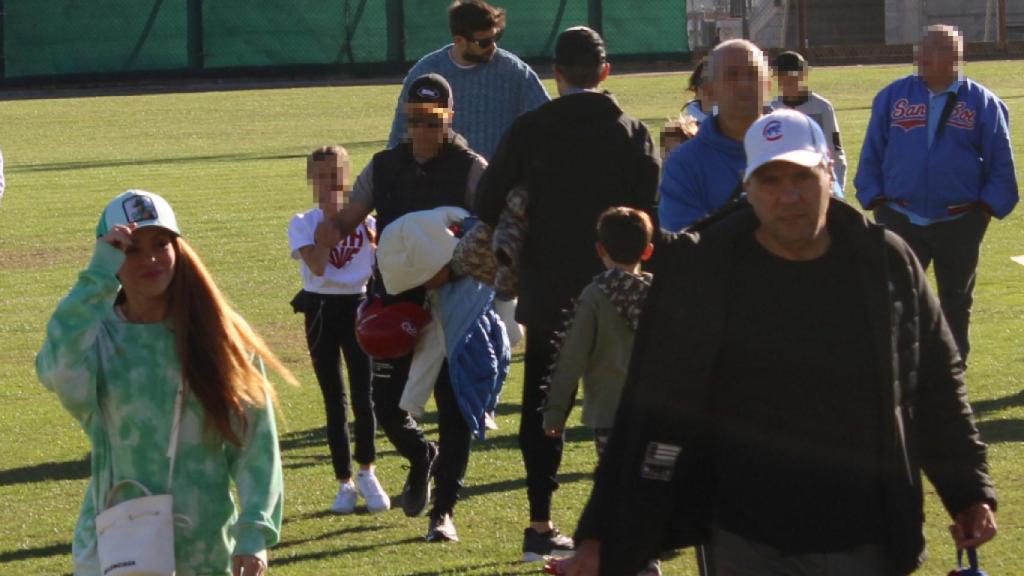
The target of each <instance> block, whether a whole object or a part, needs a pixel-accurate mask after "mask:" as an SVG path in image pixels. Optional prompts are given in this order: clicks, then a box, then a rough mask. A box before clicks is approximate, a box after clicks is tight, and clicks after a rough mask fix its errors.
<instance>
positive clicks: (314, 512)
mask: <svg viewBox="0 0 1024 576" xmlns="http://www.w3.org/2000/svg"><path fill="white" fill-rule="evenodd" d="M909 70H910V68H909V66H885V67H882V66H879V67H844V68H822V69H818V70H815V71H814V72H813V74H812V85H813V87H814V88H815V89H816V90H817V91H819V92H821V93H822V94H824V95H825V96H826V97H828V98H830V99H831V100H832V102H833V103H834V104H835V105H836V108H837V109H838V113H839V121H840V124H841V127H842V129H843V136H844V140H845V144H846V149H847V151H848V152H847V154H848V158H849V162H850V166H851V168H850V174H849V179H850V181H851V182H852V179H853V176H854V174H855V167H856V165H857V160H858V156H859V150H860V146H861V141H862V139H863V136H864V130H865V126H866V123H867V120H868V116H869V113H870V104H871V99H872V97H873V95H874V94H875V93H876V92H877V90H878V89H879V88H881V87H882V86H883V85H885V84H886V83H888V82H889V81H891V80H892V79H894V78H896V77H898V76H901V75H903V74H905V73H907V72H908V71H909ZM968 72H969V74H970V75H971V76H972V77H974V78H976V79H977V80H979V81H981V82H982V83H984V84H986V85H988V86H989V87H990V88H992V89H993V90H995V92H996V93H997V94H999V95H1000V96H1001V97H1002V98H1004V99H1005V101H1006V102H1007V104H1008V105H1009V107H1010V110H1011V115H1012V125H1013V127H1014V142H1015V143H1016V149H1017V160H1018V172H1017V174H1018V180H1021V181H1024V169H1022V166H1024V129H1022V128H1021V127H1022V126H1024V111H1022V108H1024V63H1022V62H992V63H978V64H971V65H970V66H969V68H968ZM685 78H686V76H685V73H679V74H660V75H642V76H632V77H625V76H623V77H613V78H612V79H610V80H609V82H608V83H607V87H608V88H609V89H610V90H612V91H613V92H615V93H616V94H617V96H618V98H619V101H620V103H621V104H622V105H623V107H624V108H625V109H626V110H627V111H629V112H631V113H632V114H634V115H636V116H639V117H640V118H643V119H644V120H645V121H646V122H647V123H648V124H649V125H650V126H652V127H656V126H659V125H660V124H661V122H662V121H663V120H664V119H665V118H666V117H667V116H668V115H670V114H673V113H674V112H675V111H676V110H678V109H679V106H680V104H681V102H682V101H683V97H684V95H683V94H682V89H683V86H684V81H685ZM548 88H549V90H552V91H553V90H554V86H553V84H551V83H550V82H549V83H548ZM397 90H398V87H397V86H396V85H394V84H390V85H381V86H357V87H326V88H295V89H265V90H242V91H228V92H205V93H191V94H161V95H139V96H111V97H89V98H62V99H36V100H20V101H6V102H0V126H3V127H4V129H3V134H2V137H0V148H2V149H3V153H4V156H5V159H6V163H7V166H6V174H7V197H6V198H5V199H4V201H3V204H2V206H0V402H2V404H3V408H2V410H0V446H2V449H0V455H2V458H0V518H2V520H0V574H3V575H8V574H10V575H36V574H62V573H67V572H68V571H69V570H70V553H69V551H70V537H71V532H72V529H73V526H74V523H75V519H76V517H77V513H78V508H79V504H80V502H81V499H82V495H83V491H84V489H85V484H86V476H87V474H88V465H87V462H86V460H85V459H84V458H85V457H86V453H87V450H88V447H87V442H86V438H85V436H84V435H83V434H82V433H81V431H80V430H79V429H78V428H77V427H76V425H75V423H74V422H73V421H72V419H71V418H70V417H69V416H68V415H67V414H65V413H64V412H63V410H62V409H61V407H60V405H59V404H58V402H57V399H56V398H55V397H54V396H53V395H51V394H49V393H48V392H46V391H45V390H44V389H43V388H42V387H41V386H40V385H39V384H38V382H37V381H36V379H35V375H34V370H33V357H34V355H35V353H36V351H37V349H38V348H39V345H40V344H41V342H42V338H43V334H44V325H45V322H46V320H47V319H48V317H49V315H50V313H51V311H52V310H53V308H54V305H55V304H56V302H57V300H58V299H59V298H60V297H61V296H63V295H64V294H65V293H66V292H67V290H68V289H69V288H70V287H71V285H72V283H73V282H74V280H75V277H76V274H77V272H78V271H79V270H80V269H81V268H82V267H83V266H84V264H85V263H86V262H87V260H88V258H89V255H90V253H91V249H92V245H93V230H94V226H95V223H96V219H97V217H98V214H99V212H100V210H101V209H102V207H103V206H104V205H105V204H106V202H107V201H108V200H109V199H110V198H112V197H113V196H114V195H115V194H117V193H118V192H120V191H122V190H124V189H126V188H129V187H137V188H144V189H148V190H152V191H154V192H158V193H160V194H162V195H164V196H166V197H167V198H168V199H169V200H170V202H171V203H172V204H173V205H174V206H175V208H176V211H177V213H178V220H179V222H180V223H181V226H182V228H183V230H184V233H185V235H186V236H187V237H188V238H189V239H190V241H191V242H192V244H193V245H194V246H195V247H196V248H197V250H198V251H199V253H200V254H201V255H202V256H203V258H204V259H205V260H206V262H207V264H208V265H209V266H210V268H211V269H212V271H213V273H214V275H215V277H216V278H217V281H218V283H219V284H220V286H221V288H222V289H223V290H224V291H225V293H226V294H228V295H229V297H230V298H231V300H232V301H233V302H234V303H235V305H236V306H237V307H238V308H239V309H240V310H241V312H242V313H243V314H244V315H245V316H246V317H247V318H248V319H249V320H250V321H251V322H252V323H253V324H254V325H255V326H256V327H257V328H258V329H259V330H260V331H261V332H262V333H263V334H264V336H265V337H266V338H267V339H268V340H269V342H270V343H271V345H272V347H273V348H274V349H275V350H276V351H277V352H278V353H279V355H280V356H281V357H282V359H284V360H285V362H286V363H287V364H288V366H289V367H290V368H291V369H292V370H293V371H294V372H295V373H296V375H297V376H298V377H299V379H300V380H301V381H302V382H303V386H302V387H301V388H298V389H294V388H282V389H281V391H280V393H281V394H280V395H281V403H282V410H281V411H282V413H283V420H284V421H283V422H282V423H281V426H280V427H281V431H282V437H281V444H282V448H283V452H284V465H285V468H286V469H285V481H286V486H287V499H286V508H285V525H284V528H283V534H282V542H281V544H280V545H278V546H277V547H276V548H275V549H274V550H273V551H272V555H273V559H272V562H271V567H272V571H273V573H274V574H282V575H284V574H288V575H320V574H403V575H409V576H412V575H426V574H440V573H445V574H536V573H539V570H540V566H539V565H523V564H520V563H518V562H517V560H518V558H519V554H520V550H519V547H520V545H521V539H522V529H523V526H524V525H525V522H526V520H527V516H526V497H525V490H524V486H523V482H522V478H523V468H522V463H521V459H520V454H519V450H518V448H517V443H516V436H515V431H516V429H517V426H518V416H517V414H518V410H519V398H520V394H521V392H520V390H521V378H522V364H521V359H520V358H517V359H516V364H515V365H514V367H513V372H512V376H511V379H510V381H509V383H508V384H507V388H506V392H505V395H504V402H503V404H502V405H501V407H500V410H499V416H498V422H499V424H500V426H501V429H500V430H499V431H498V432H497V433H494V434H493V435H492V436H490V437H489V438H488V439H487V440H486V441H484V442H476V443H475V444H474V447H473V448H474V453H473V456H472V459H471V461H470V467H469V472H468V475H467V478H466V488H465V491H464V500H463V501H462V502H461V503H460V505H459V506H458V508H457V511H456V512H457V516H456V522H457V525H458V528H459V531H460V535H461V537H462V542H461V543H458V544H445V545H436V544H426V543H423V542H422V537H423V534H424V533H425V531H426V523H427V521H426V519H425V518H416V519H408V518H406V517H405V516H404V515H402V513H401V511H399V510H393V511H391V512H389V513H386V514H382V515H378V516H372V517H371V516H369V515H367V514H365V513H361V514H357V515H355V516H349V517H335V516H331V515H329V514H327V513H326V512H325V510H326V508H327V506H328V505H329V503H330V502H331V499H332V498H333V495H334V491H335V489H336V485H335V483H334V480H333V478H332V476H333V474H332V473H331V469H330V461H329V457H328V453H327V447H326V444H325V440H324V431H323V415H322V407H321V400H320V394H319V390H318V387H317V385H316V381H315V379H314V378H313V373H312V370H311V369H310V366H309V362H308V357H307V355H306V350H305V341H304V339H303V335H302V320H301V317H299V316H295V315H293V314H292V313H291V309H290V307H289V306H288V300H289V299H290V298H291V296H292V294H293V293H294V292H295V291H296V290H297V289H298V287H299V285H300V282H299V276H298V272H297V266H296V264H295V263H294V262H293V261H291V260H290V259H289V257H288V249H287V244H286V236H285V229H286V225H287V222H288V218H289V217H290V215H291V214H292V213H294V212H297V211H301V210H304V209H306V208H307V207H309V206H310V202H311V193H310V192H309V191H308V188H307V187H306V183H305V178H304V176H305V173H304V170H305V164H304V157H305V154H306V153H307V151H309V150H311V149H312V148H313V147H315V146H317V145H320V144H325V143H340V144H343V145H345V146H346V147H348V149H349V151H350V152H351V153H352V156H353V167H354V168H355V169H356V170H359V169H361V168H362V167H363V166H364V165H365V163H366V162H367V161H368V160H369V158H370V155H371V154H372V153H374V152H375V151H377V150H379V149H381V148H382V147H383V146H384V144H385V138H386V137H387V131H388V129H389V127H390V124H391V115H392V112H393V106H394V102H395V98H396V96H397ZM851 188H852V187H851ZM1022 239H1024V216H1022V213H1021V211H1020V210H1018V211H1017V212H1016V213H1014V214H1013V215H1012V216H1010V217H1009V218H1007V219H1006V220H1005V221H1002V222H998V223H994V225H993V226H992V227H991V228H990V229H989V234H988V238H987V240H986V243H985V246H984V252H983V256H982V262H981V270H980V275H979V281H978V288H977V301H976V307H975V316H974V318H975V320H974V326H973V328H974V330H973V342H974V347H973V350H974V352H973V354H972V367H971V372H970V377H969V382H970V386H971V399H972V400H973V401H974V406H975V409H976V410H977V412H978V415H979V420H980V426H981V429H982V431H983V434H984V436H985V438H986V439H987V440H988V441H989V442H990V446H991V452H990V454H991V464H992V469H993V473H994V475H995V478H996V482H997V485H998V488H999V490H1000V505H1001V508H1000V514H999V522H1000V528H1001V531H1000V535H999V537H998V538H997V539H996V541H994V542H993V543H992V544H991V545H989V546H987V547H986V548H985V549H984V551H983V553H982V557H983V560H984V563H983V564H984V565H986V566H987V568H988V570H989V573H990V574H993V575H997V574H998V575H1008V574H1024V544H1022V538H1024V512H1022V511H1021V505H1022V503H1024V378H1022V371H1024V351H1022V349H1021V345H1022V342H1024V267H1021V266H1018V265H1016V264H1013V263H1012V262H1011V261H1010V260H1009V257H1010V256H1013V255H1016V254H1022V253H1024V240H1022ZM574 417H576V418H578V411H577V412H576V413H574ZM426 428H427V430H428V432H429V433H430V434H432V435H433V434H435V433H436V423H435V422H434V421H432V420H430V419H428V421H427V423H426ZM568 436H569V442H568V444H567V447H566V453H565V459H564V462H563V468H562V488H561V490H559V491H558V492H557V493H556V499H555V514H554V516H555V518H554V519H555V521H556V522H557V523H558V524H559V525H560V526H561V527H562V528H563V529H564V530H565V531H567V532H571V531H572V529H573V527H574V526H575V522H576V517H577V515H578V513H579V510H580V508H581V507H582V505H583V502H584V498H585V496H586V494H587V493H588V491H589V488H590V471H591V469H592V467H593V465H594V450H593V446H592V443H591V441H590V436H589V433H588V431H587V430H585V429H584V428H582V427H580V426H579V422H578V419H574V420H573V426H572V427H571V428H570V430H569V434H568ZM378 448H379V449H380V451H381V452H382V456H381V458H380V460H379V476H380V477H381V479H382V481H383V483H384V485H385V487H386V488H387V489H388V490H389V492H390V493H392V494H397V493H398V492H399V491H400V490H401V486H402V482H403V479H404V476H405V470H404V469H403V466H402V464H403V461H402V459H401V458H400V457H398V456H397V455H396V454H395V452H394V450H393V449H392V448H391V446H390V444H389V443H388V442H387V440H386V439H384V438H383V436H380V437H379V438H378ZM822 513H828V511H827V510H822ZM947 523H948V519H947V518H946V516H945V513H944V512H943V511H942V509H941V507H940V505H939V503H938V499H937V498H936V497H935V496H934V494H931V495H930V496H929V498H928V524H927V533H928V538H929V542H930V550H931V553H932V560H930V561H929V562H928V564H927V565H926V566H925V568H924V569H923V570H922V571H921V573H923V574H934V575H938V574H946V573H947V571H948V570H949V569H950V568H951V567H952V546H951V542H950V540H949V538H948V536H947V534H946V525H947ZM665 573H666V574H673V575H684V574H685V575H692V574H696V569H695V568H694V566H693V563H692V561H691V554H690V553H689V552H686V553H684V554H683V555H681V556H680V557H678V558H676V559H674V560H672V561H670V562H668V563H666V565H665Z"/></svg>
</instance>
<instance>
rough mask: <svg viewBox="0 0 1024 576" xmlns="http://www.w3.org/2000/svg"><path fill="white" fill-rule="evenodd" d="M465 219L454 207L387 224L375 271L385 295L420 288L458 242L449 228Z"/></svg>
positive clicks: (380, 242)
mask: <svg viewBox="0 0 1024 576" xmlns="http://www.w3.org/2000/svg"><path fill="white" fill-rule="evenodd" d="M468 216H469V212H467V211H466V210H464V209H462V208H459V207H457V206H440V207H438V208H434V209H433V210H423V211H420V212H410V213H408V214H406V215H404V216H402V217H401V218H398V219H397V220H395V221H394V222H392V223H391V224H388V226H387V228H385V229H384V232H383V233H382V234H381V236H380V241H379V242H378V243H377V268H378V269H380V275H381V278H382V279H383V280H384V288H385V289H387V292H388V294H399V293H401V292H405V291H406V290H411V289H413V288H416V287H417V286H422V285H423V284H424V283H426V281H427V280H430V279H431V278H432V277H433V276H434V275H435V274H437V273H438V272H439V271H440V270H441V268H444V266H445V264H448V263H449V262H451V260H452V254H454V252H455V245H456V244H458V243H459V239H458V238H456V237H455V234H454V233H453V232H452V231H451V229H450V228H451V226H453V225H454V224H457V223H458V222H461V221H462V220H463V219H465V218H467V217H468Z"/></svg>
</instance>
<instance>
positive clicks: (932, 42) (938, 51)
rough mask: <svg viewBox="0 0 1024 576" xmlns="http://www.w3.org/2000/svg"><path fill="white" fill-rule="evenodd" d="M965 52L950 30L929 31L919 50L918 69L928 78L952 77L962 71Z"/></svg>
mask: <svg viewBox="0 0 1024 576" xmlns="http://www.w3.org/2000/svg"><path fill="white" fill-rule="evenodd" d="M962 60H963V54H962V52H961V50H960V43H959V42H958V40H957V38H956V37H955V36H953V35H952V34H950V33H948V32H929V33H928V35H927V36H925V38H924V40H923V41H922V42H921V46H920V47H919V48H918V51H917V71H918V74H920V75H921V77H922V78H924V79H925V80H926V81H927V80H931V79H934V80H939V79H950V80H949V81H950V82H952V79H954V78H956V76H957V75H958V74H959V73H960V63H961V61H962Z"/></svg>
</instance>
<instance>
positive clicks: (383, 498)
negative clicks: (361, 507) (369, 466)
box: [356, 470, 391, 514]
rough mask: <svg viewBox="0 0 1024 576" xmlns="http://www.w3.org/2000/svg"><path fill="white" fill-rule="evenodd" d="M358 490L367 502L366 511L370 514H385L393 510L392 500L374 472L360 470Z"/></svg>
mask: <svg viewBox="0 0 1024 576" xmlns="http://www.w3.org/2000/svg"><path fill="white" fill-rule="evenodd" d="M356 490H358V491H359V495H360V496H362V497H363V500H366V509H367V510H369V511H370V514H375V513H377V512H384V511H385V510H390V509H391V498H389V497H388V493H387V492H385V491H384V487H383V486H381V485H380V480H377V475H376V474H374V473H373V470H360V471H359V472H356Z"/></svg>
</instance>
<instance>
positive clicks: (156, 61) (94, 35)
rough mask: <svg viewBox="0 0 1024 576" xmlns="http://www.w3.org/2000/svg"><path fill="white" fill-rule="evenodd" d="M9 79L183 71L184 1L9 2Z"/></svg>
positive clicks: (185, 52) (5, 33)
mask: <svg viewBox="0 0 1024 576" xmlns="http://www.w3.org/2000/svg"><path fill="white" fill-rule="evenodd" d="M2 12H3V55H4V77H5V78H17V77H21V76H63V75H67V74H82V73H96V74H106V73H118V72H140V71H150V70H153V71H156V70H174V69H184V68H187V67H188V66H189V59H188V43H187V41H186V38H187V24H186V23H187V18H186V16H187V15H186V4H185V1H184V0H155V1H154V0H56V1H51V0H4V2H3V11H2Z"/></svg>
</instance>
